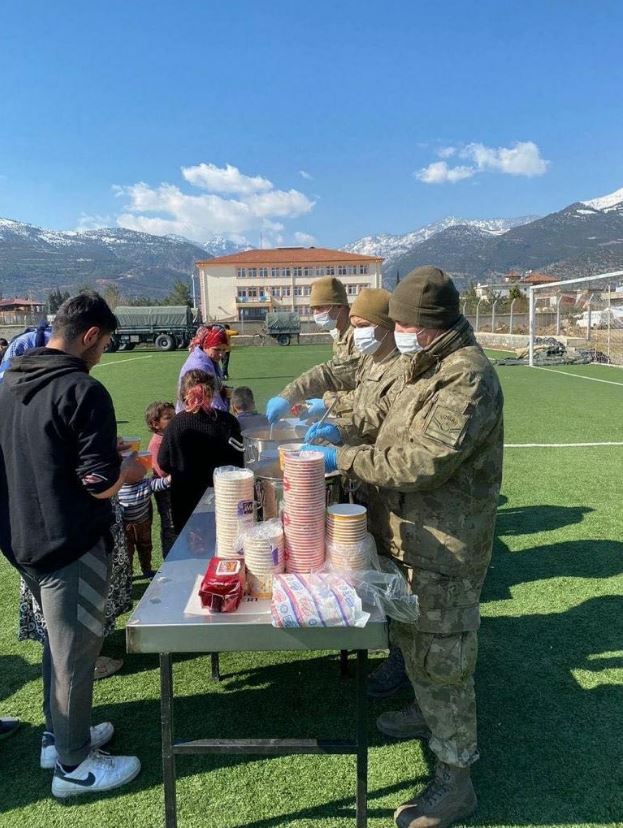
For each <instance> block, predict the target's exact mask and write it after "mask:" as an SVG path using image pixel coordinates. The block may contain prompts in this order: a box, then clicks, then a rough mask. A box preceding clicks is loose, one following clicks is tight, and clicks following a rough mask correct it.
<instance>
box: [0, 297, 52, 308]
mask: <svg viewBox="0 0 623 828" xmlns="http://www.w3.org/2000/svg"><path fill="white" fill-rule="evenodd" d="M44 305H45V302H37V301H35V300H34V299H0V309H2V308H13V307H37V306H40V307H43V306H44Z"/></svg>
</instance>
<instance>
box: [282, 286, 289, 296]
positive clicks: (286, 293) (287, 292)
mask: <svg viewBox="0 0 623 828" xmlns="http://www.w3.org/2000/svg"><path fill="white" fill-rule="evenodd" d="M281 295H282V296H289V295H290V288H289V287H284V288H281Z"/></svg>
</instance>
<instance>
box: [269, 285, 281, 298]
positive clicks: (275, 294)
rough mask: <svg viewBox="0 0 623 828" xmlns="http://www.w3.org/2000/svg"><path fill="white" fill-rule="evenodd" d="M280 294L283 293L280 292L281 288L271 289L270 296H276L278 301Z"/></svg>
mask: <svg viewBox="0 0 623 828" xmlns="http://www.w3.org/2000/svg"><path fill="white" fill-rule="evenodd" d="M280 293H281V292H280V290H279V288H278V287H271V288H270V295H271V296H274V297H275V298H276V299H278V298H279V296H280Z"/></svg>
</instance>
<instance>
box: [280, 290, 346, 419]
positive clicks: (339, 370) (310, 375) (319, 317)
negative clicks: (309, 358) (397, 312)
mask: <svg viewBox="0 0 623 828" xmlns="http://www.w3.org/2000/svg"><path fill="white" fill-rule="evenodd" d="M309 304H310V306H311V309H312V311H313V314H314V322H315V323H316V325H318V327H319V328H322V330H324V331H328V332H329V333H330V334H331V338H332V339H333V355H332V357H331V359H330V360H329V361H328V362H324V363H322V364H321V365H315V366H314V367H313V368H310V369H309V371H305V373H304V374H301V376H300V377H299V378H298V379H296V380H294V382H291V383H290V384H289V385H286V387H285V388H284V389H283V391H281V392H280V394H279V395H278V396H277V397H272V398H271V399H270V400H269V401H268V403H267V404H266V416H267V417H268V419H269V421H270V422H271V423H275V422H276V421H277V420H279V419H281V418H282V417H285V416H286V415H287V414H288V412H289V411H290V409H291V408H292V406H293V405H298V404H301V403H304V402H307V404H308V415H309V416H314V417H319V416H321V415H322V414H324V413H325V411H326V409H327V403H332V402H333V401H334V399H335V396H336V397H337V401H336V403H335V405H334V407H333V411H332V413H333V416H335V417H342V416H345V417H347V416H350V414H351V412H352V399H351V397H352V391H340V392H337V393H336V394H335V395H334V394H333V393H332V394H327V392H329V391H330V390H331V389H332V387H333V381H334V380H333V378H334V377H336V378H338V377H339V378H342V377H343V376H348V378H349V379H348V381H349V382H354V379H353V377H354V375H355V373H356V371H357V368H358V367H359V360H360V356H361V355H360V353H359V351H358V350H357V349H356V348H355V343H354V340H353V329H352V327H351V324H350V319H349V306H348V296H347V294H346V288H345V287H344V285H343V284H342V282H340V280H339V279H336V278H335V277H334V276H323V277H321V278H320V279H316V280H315V281H313V282H312V285H311V294H310V297H309ZM349 387H351V388H353V387H354V385H350V386H349ZM322 395H325V398H324V399H323V397H322Z"/></svg>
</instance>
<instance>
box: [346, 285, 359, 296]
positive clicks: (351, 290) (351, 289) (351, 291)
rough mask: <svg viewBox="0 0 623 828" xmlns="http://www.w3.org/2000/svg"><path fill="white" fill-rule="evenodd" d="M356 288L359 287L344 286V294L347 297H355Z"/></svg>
mask: <svg viewBox="0 0 623 828" xmlns="http://www.w3.org/2000/svg"><path fill="white" fill-rule="evenodd" d="M358 287H359V285H346V293H347V294H348V295H349V296H356V295H357V288H358Z"/></svg>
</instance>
